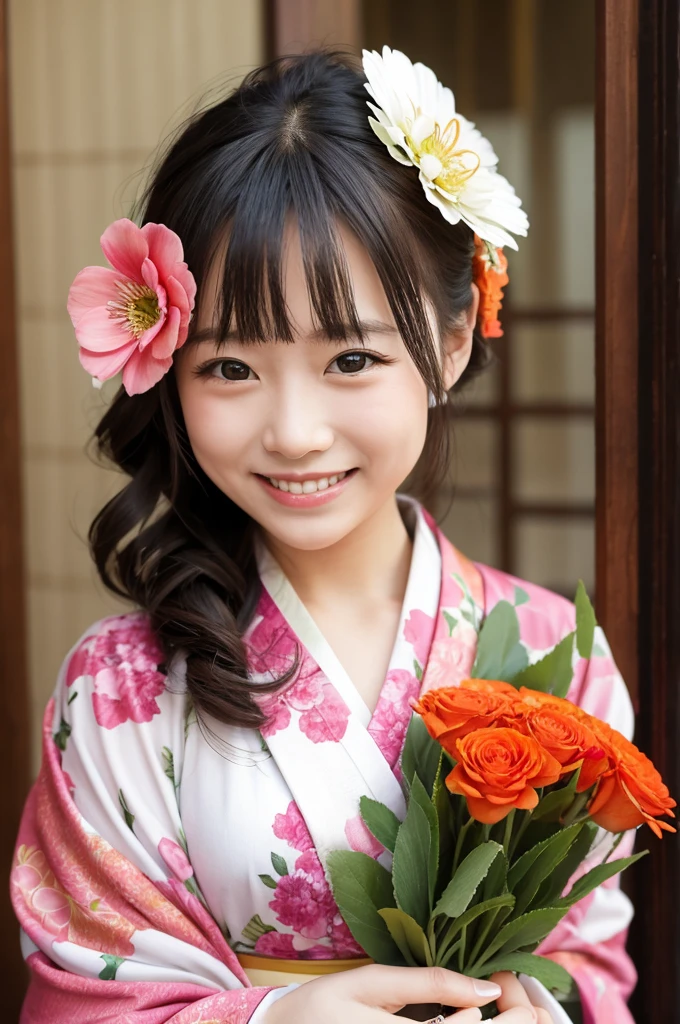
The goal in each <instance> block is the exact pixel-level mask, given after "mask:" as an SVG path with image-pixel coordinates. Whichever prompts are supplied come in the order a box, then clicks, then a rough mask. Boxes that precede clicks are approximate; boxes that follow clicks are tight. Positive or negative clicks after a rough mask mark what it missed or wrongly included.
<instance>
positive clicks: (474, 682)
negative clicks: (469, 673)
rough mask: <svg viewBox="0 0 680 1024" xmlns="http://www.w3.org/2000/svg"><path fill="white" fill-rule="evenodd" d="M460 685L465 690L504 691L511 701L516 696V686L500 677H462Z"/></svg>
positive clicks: (515, 698)
mask: <svg viewBox="0 0 680 1024" xmlns="http://www.w3.org/2000/svg"><path fill="white" fill-rule="evenodd" d="M460 685H461V686H462V687H463V689H465V690H479V691H480V692H481V693H504V694H505V695H506V697H508V698H509V699H510V700H512V701H516V700H517V697H518V691H517V688H516V687H514V686H513V685H512V684H511V683H504V682H503V680H502V679H462V680H461V682H460Z"/></svg>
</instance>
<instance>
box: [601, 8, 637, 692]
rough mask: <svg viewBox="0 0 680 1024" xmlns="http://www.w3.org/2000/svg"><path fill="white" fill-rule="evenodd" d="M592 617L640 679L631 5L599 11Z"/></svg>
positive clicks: (633, 677) (628, 676)
mask: <svg viewBox="0 0 680 1024" xmlns="http://www.w3.org/2000/svg"><path fill="white" fill-rule="evenodd" d="M595 11H596V33H597V41H596V45H597V60H596V69H597V72H596V73H597V82H596V89H597V95H596V121H595V138H596V142H595V144H596V170H595V179H596V218H597V222H596V341H595V352H596V410H597V415H596V467H597V468H596V472H597V482H596V488H595V494H596V503H595V505H596V540H597V544H596V549H597V550H596V571H597V614H598V618H599V620H600V622H601V623H602V625H603V627H604V629H605V631H606V633H607V636H608V638H609V641H610V643H611V646H612V650H613V652H614V657H615V658H616V661H617V663H618V665H619V668H620V669H621V672H622V673H623V677H624V679H625V680H626V682H627V683H628V686H629V688H630V690H631V693H632V694H633V696H634V697H635V696H636V694H637V674H638V640H637V614H638V591H637V579H638V540H637V526H638V507H637V505H638V494H637V486H636V481H637V472H638V428H637V399H636V396H637V375H638V367H637V361H638V328H637V322H638V309H637V284H638V281H637V276H638V223H637V193H638V179H637V143H638V139H637V78H638V74H637V32H638V12H637V0H601V2H598V3H597V4H595Z"/></svg>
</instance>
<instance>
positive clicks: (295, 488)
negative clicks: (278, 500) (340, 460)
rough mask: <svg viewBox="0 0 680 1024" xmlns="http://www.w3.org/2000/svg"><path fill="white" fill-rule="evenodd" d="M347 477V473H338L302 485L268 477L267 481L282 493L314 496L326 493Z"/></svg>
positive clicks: (296, 481)
mask: <svg viewBox="0 0 680 1024" xmlns="http://www.w3.org/2000/svg"><path fill="white" fill-rule="evenodd" d="M345 476H347V474H346V473H337V474H335V475H334V476H322V477H319V479H318V480H305V481H303V482H302V483H300V481H298V480H277V479H276V478H275V477H273V476H270V477H267V479H268V480H269V483H270V484H272V485H273V486H274V487H278V488H279V490H280V491H288V492H290V494H314V493H315V492H316V491H325V490H326V488H328V487H332V486H333V484H337V482H338V480H342V479H343V477H345Z"/></svg>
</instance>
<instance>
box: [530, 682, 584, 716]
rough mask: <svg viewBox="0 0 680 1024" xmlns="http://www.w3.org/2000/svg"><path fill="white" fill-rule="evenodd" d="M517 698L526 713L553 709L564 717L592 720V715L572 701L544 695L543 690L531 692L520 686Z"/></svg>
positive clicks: (549, 694) (552, 694) (548, 694)
mask: <svg viewBox="0 0 680 1024" xmlns="http://www.w3.org/2000/svg"><path fill="white" fill-rule="evenodd" d="M517 696H518V699H519V700H520V702H521V704H522V706H523V708H524V711H525V712H528V711H529V710H533V711H535V710H537V709H538V708H544V707H551V708H555V709H556V710H558V711H561V712H562V714H564V715H573V716H574V717H575V718H579V719H583V718H590V715H588V714H587V713H586V712H585V711H583V710H582V709H581V708H580V707H578V706H577V705H576V704H574V703H573V702H572V701H570V700H566V698H565V697H556V696H555V694H554V693H543V691H542V690H530V689H529V688H528V687H526V686H520V688H519V690H518V691H517Z"/></svg>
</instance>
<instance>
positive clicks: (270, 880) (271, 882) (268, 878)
mask: <svg viewBox="0 0 680 1024" xmlns="http://www.w3.org/2000/svg"><path fill="white" fill-rule="evenodd" d="M257 877H258V878H259V879H261V880H262V881H263V882H264V884H265V885H266V886H267V888H268V889H275V888H276V886H277V883H276V882H275V881H274V879H273V878H272V876H271V875H258V876H257Z"/></svg>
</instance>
